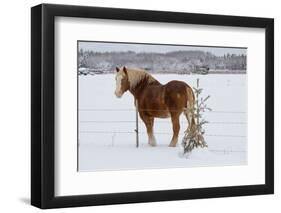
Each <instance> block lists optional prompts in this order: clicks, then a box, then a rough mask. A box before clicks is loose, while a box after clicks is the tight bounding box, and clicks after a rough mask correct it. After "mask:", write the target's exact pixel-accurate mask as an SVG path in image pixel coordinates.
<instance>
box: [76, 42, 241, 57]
mask: <svg viewBox="0 0 281 213" xmlns="http://www.w3.org/2000/svg"><path fill="white" fill-rule="evenodd" d="M78 45H79V46H78V48H79V49H81V48H82V49H83V50H92V51H94V52H113V51H114V52H125V51H134V52H137V53H139V52H156V53H166V52H171V51H179V50H201V51H205V52H211V53H213V54H214V55H217V56H223V55H224V54H227V53H229V54H244V55H246V54H247V49H246V48H229V47H203V46H175V45H158V44H157V45H155V44H132V43H109V42H84V41H82V42H81V41H80V42H79V43H78Z"/></svg>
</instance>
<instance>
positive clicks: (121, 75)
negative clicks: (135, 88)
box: [115, 66, 130, 98]
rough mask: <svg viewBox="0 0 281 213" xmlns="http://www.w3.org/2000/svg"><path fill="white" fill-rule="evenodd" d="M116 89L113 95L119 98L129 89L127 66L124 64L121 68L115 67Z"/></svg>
mask: <svg viewBox="0 0 281 213" xmlns="http://www.w3.org/2000/svg"><path fill="white" fill-rule="evenodd" d="M115 80H116V89H115V95H116V97H118V98H121V97H122V95H123V94H124V93H125V92H126V91H127V90H128V89H129V86H130V84H129V79H128V72H127V68H126V67H125V66H124V67H122V68H118V67H116V76H115Z"/></svg>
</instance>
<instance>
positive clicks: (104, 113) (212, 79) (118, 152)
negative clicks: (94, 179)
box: [78, 74, 247, 171]
mask: <svg viewBox="0 0 281 213" xmlns="http://www.w3.org/2000/svg"><path fill="white" fill-rule="evenodd" d="M153 76H154V77H155V78H156V79H157V80H159V81H160V82H161V83H163V84H164V83H166V82H168V81H170V80H182V81H185V82H186V83H187V84H189V85H190V86H195V84H196V79H197V78H199V79H200V87H202V88H203V93H202V94H201V96H202V97H206V96H207V95H210V96H211V98H210V99H209V100H208V101H207V103H208V106H209V107H210V108H212V110H213V111H212V112H206V113H205V114H204V118H205V119H206V120H207V121H209V122H210V123H209V124H206V125H205V130H206V133H205V134H206V135H205V139H206V142H207V144H208V146H209V147H208V148H204V149H202V148H198V149H195V150H194V151H193V152H192V153H191V154H190V155H188V156H182V153H183V147H182V146H181V139H182V137H183V132H184V130H185V129H186V127H187V121H186V119H185V117H184V116H183V115H182V116H181V130H180V137H179V142H178V146H177V147H176V148H171V147H168V145H169V143H170V140H171V137H172V123H171V121H170V119H156V120H155V123H154V132H155V137H156V140H157V146H156V147H150V146H149V145H148V144H147V134H146V129H145V126H144V124H143V122H142V121H141V119H139V131H140V134H139V139H140V141H139V142H140V146H139V148H136V134H135V132H134V130H135V126H136V122H135V120H136V114H135V111H134V99H133V96H132V95H131V94H130V93H129V92H127V93H125V94H124V95H123V97H122V98H121V99H118V98H116V97H115V95H114V90H115V79H114V75H113V74H103V75H94V76H79V119H78V126H79V130H78V131H79V137H78V138H79V151H78V168H79V171H102V170H127V169H149V168H175V167H196V166H231V165H245V164H247V75H244V74H234V75H231V74H213V75H177V74H166V75H162V74H157V75H153Z"/></svg>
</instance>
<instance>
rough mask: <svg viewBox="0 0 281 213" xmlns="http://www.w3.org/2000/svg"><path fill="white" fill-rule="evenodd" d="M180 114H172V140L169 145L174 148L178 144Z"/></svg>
mask: <svg viewBox="0 0 281 213" xmlns="http://www.w3.org/2000/svg"><path fill="white" fill-rule="evenodd" d="M179 117H180V114H179V113H172V114H171V118H172V123H173V138H172V140H171V143H170V145H169V146H170V147H175V146H176V145H177V142H178V137H179V131H180V119H179Z"/></svg>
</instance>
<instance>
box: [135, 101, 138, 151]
mask: <svg viewBox="0 0 281 213" xmlns="http://www.w3.org/2000/svg"><path fill="white" fill-rule="evenodd" d="M135 105H136V129H135V132H136V147H137V148H138V147H139V115H138V101H137V100H135Z"/></svg>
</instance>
